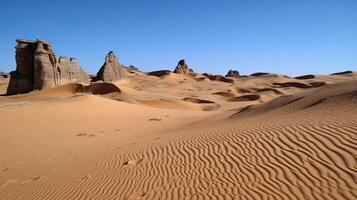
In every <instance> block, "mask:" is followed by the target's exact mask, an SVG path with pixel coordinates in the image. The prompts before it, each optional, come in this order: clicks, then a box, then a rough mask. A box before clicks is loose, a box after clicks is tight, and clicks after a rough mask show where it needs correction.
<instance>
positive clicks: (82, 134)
mask: <svg viewBox="0 0 357 200" xmlns="http://www.w3.org/2000/svg"><path fill="white" fill-rule="evenodd" d="M76 136H79V137H93V136H95V135H94V134H87V133H78V134H77V135H76Z"/></svg>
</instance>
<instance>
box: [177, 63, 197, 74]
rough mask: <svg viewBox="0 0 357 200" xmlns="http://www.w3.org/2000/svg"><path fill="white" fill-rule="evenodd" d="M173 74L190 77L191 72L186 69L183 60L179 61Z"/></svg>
mask: <svg viewBox="0 0 357 200" xmlns="http://www.w3.org/2000/svg"><path fill="white" fill-rule="evenodd" d="M174 73H176V74H185V75H190V74H192V73H193V70H192V69H190V68H189V67H188V65H187V64H186V62H185V60H180V61H179V62H178V64H177V66H176V68H175V70H174Z"/></svg>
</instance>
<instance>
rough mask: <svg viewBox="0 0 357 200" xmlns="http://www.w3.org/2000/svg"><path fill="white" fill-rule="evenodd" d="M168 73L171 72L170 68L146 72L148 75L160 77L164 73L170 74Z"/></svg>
mask: <svg viewBox="0 0 357 200" xmlns="http://www.w3.org/2000/svg"><path fill="white" fill-rule="evenodd" d="M170 73H171V71H170V70H158V71H152V72H148V73H147V74H148V75H149V76H157V77H162V76H165V75H167V74H170Z"/></svg>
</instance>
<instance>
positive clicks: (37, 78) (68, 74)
mask: <svg viewBox="0 0 357 200" xmlns="http://www.w3.org/2000/svg"><path fill="white" fill-rule="evenodd" d="M16 42H17V46H16V71H13V72H11V79H10V83H9V87H8V89H7V94H10V95H11V94H18V93H26V92H30V91H32V90H34V89H38V90H42V89H46V88H52V87H55V86H59V85H63V84H67V83H88V82H89V78H88V75H87V74H86V73H85V72H84V71H83V70H82V69H81V68H80V67H79V65H77V64H76V62H75V60H73V61H72V60H70V61H68V62H64V61H62V59H61V58H60V59H59V60H58V59H57V57H56V55H55V53H54V52H53V51H52V48H51V44H50V43H48V42H45V41H43V40H36V41H30V40H17V41H16Z"/></svg>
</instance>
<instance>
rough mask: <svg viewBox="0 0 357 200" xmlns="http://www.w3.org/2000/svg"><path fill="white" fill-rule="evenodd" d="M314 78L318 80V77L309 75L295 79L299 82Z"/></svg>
mask: <svg viewBox="0 0 357 200" xmlns="http://www.w3.org/2000/svg"><path fill="white" fill-rule="evenodd" d="M312 78H316V76H315V75H313V74H308V75H303V76H297V77H295V79H299V80H305V79H312Z"/></svg>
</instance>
